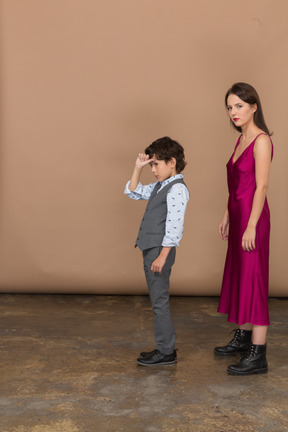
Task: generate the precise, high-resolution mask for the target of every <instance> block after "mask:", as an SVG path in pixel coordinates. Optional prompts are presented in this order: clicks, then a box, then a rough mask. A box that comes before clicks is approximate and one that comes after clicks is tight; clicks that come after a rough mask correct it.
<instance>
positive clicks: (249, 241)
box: [242, 225, 256, 252]
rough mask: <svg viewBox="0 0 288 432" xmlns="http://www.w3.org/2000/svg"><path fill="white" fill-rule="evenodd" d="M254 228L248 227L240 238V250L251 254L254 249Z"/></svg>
mask: <svg viewBox="0 0 288 432" xmlns="http://www.w3.org/2000/svg"><path fill="white" fill-rule="evenodd" d="M255 239H256V228H255V227H253V226H251V225H248V226H247V228H246V230H245V232H244V234H243V237H242V249H243V250H245V251H247V252H251V251H252V250H254V249H255V247H256V246H255Z"/></svg>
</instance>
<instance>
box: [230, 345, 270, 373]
mask: <svg viewBox="0 0 288 432" xmlns="http://www.w3.org/2000/svg"><path fill="white" fill-rule="evenodd" d="M227 372H228V374H229V375H252V374H264V373H267V372H268V363H267V359H266V345H253V344H252V345H251V347H250V349H249V351H248V352H247V353H246V354H245V355H243V356H242V358H241V360H240V362H239V363H238V364H237V365H231V366H228V369H227Z"/></svg>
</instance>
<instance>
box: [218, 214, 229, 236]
mask: <svg viewBox="0 0 288 432" xmlns="http://www.w3.org/2000/svg"><path fill="white" fill-rule="evenodd" d="M219 234H220V237H221V239H222V240H228V234H229V211H228V207H227V208H226V210H225V212H224V216H223V218H222V221H221V222H220V225H219Z"/></svg>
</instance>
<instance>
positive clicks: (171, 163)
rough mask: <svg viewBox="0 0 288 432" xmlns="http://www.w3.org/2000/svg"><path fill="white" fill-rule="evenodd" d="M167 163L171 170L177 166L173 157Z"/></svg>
mask: <svg viewBox="0 0 288 432" xmlns="http://www.w3.org/2000/svg"><path fill="white" fill-rule="evenodd" d="M169 163H170V167H171V168H176V164H177V162H176V159H175V157H172V158H171V159H170V161H169Z"/></svg>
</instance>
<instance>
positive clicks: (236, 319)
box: [218, 134, 273, 326]
mask: <svg viewBox="0 0 288 432" xmlns="http://www.w3.org/2000/svg"><path fill="white" fill-rule="evenodd" d="M259 135H262V134H259ZM259 135H258V136H259ZM264 135H265V134H264ZM258 136H257V137H258ZM257 137H256V138H255V139H254V141H252V143H251V144H250V145H249V146H248V147H247V148H246V149H245V150H244V151H243V153H242V154H241V155H240V156H239V158H238V159H237V160H236V161H235V162H234V163H233V157H234V154H235V150H236V148H237V147H238V145H239V142H240V139H241V135H240V137H239V138H238V141H237V144H236V147H235V150H234V153H233V154H232V156H231V158H230V159H229V161H228V163H227V180H228V190H229V200H228V211H229V237H228V250H227V256H226V262H225V268H224V275H223V281H222V290H221V296H220V301H219V307H218V312H221V313H227V314H228V318H227V320H228V321H230V322H233V323H236V324H238V325H242V324H245V323H251V324H254V325H263V326H268V325H269V324H270V322H269V312H268V285H269V237H270V211H269V206H268V202H267V198H266V199H265V203H264V207H263V210H262V213H261V215H260V218H259V220H258V223H257V226H256V240H255V245H256V248H255V250H253V251H252V252H247V251H244V250H243V249H242V236H243V234H244V231H245V230H246V227H247V223H248V220H249V217H250V213H251V210H252V203H253V198H254V193H255V189H256V178H255V159H254V154H253V148H254V144H255V141H256V139H257ZM271 144H272V141H271ZM272 156H273V144H272ZM271 158H272V157H271Z"/></svg>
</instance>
